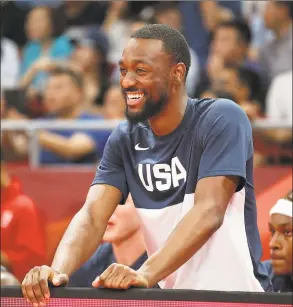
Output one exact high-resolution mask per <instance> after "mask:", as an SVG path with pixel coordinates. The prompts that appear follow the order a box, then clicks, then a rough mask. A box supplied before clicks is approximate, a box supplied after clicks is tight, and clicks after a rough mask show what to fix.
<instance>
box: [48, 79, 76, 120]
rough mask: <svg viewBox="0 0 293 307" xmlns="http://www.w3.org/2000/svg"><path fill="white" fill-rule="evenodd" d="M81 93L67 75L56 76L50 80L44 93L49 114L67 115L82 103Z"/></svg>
mask: <svg viewBox="0 0 293 307" xmlns="http://www.w3.org/2000/svg"><path fill="white" fill-rule="evenodd" d="M80 99H81V91H80V89H79V88H78V86H77V85H76V84H75V83H74V82H73V80H72V79H71V78H70V77H69V76H67V75H65V74H64V75H61V74H60V75H54V76H51V77H50V78H49V80H48V83H47V87H46V90H45V93H44V101H45V106H46V108H47V110H48V112H49V113H51V114H57V115H66V112H67V111H68V110H71V109H72V107H74V106H76V105H77V104H78V103H81V101H80Z"/></svg>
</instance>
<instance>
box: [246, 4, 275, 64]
mask: <svg viewBox="0 0 293 307" xmlns="http://www.w3.org/2000/svg"><path fill="white" fill-rule="evenodd" d="M241 2H242V3H241V4H242V11H243V15H244V17H245V20H246V21H247V22H248V24H249V27H250V29H251V33H252V41H251V46H250V50H249V52H248V57H249V59H251V60H252V61H257V60H258V56H259V49H260V47H261V46H262V45H263V44H265V43H266V42H267V41H268V40H269V39H272V37H273V33H272V31H270V30H269V29H266V27H265V23H264V19H263V12H264V9H265V6H266V2H267V1H255V0H252V1H251V0H245V1H241Z"/></svg>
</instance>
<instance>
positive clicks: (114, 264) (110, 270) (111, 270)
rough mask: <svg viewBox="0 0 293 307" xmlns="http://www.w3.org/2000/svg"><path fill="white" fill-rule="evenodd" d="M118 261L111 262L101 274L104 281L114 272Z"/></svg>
mask: <svg viewBox="0 0 293 307" xmlns="http://www.w3.org/2000/svg"><path fill="white" fill-rule="evenodd" d="M116 265H117V263H113V264H111V265H110V266H109V267H108V268H107V269H106V270H105V271H104V272H103V273H102V274H101V275H100V281H101V282H103V281H104V280H106V278H108V276H109V275H110V274H111V273H112V272H113V270H114V269H115V267H116Z"/></svg>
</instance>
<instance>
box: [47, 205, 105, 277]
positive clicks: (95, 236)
mask: <svg viewBox="0 0 293 307" xmlns="http://www.w3.org/2000/svg"><path fill="white" fill-rule="evenodd" d="M98 224H99V226H98V227H95V226H94V224H93V222H92V220H91V217H90V216H89V213H87V212H84V211H80V212H78V213H77V214H76V215H75V217H74V218H73V220H72V221H71V223H70V225H69V227H68V229H67V230H66V232H65V234H64V236H63V238H62V240H61V242H60V244H59V246H58V248H57V251H56V254H55V257H54V260H53V263H52V268H53V269H55V270H56V271H58V272H61V273H65V274H67V275H71V274H72V273H73V272H74V271H75V270H76V269H78V268H79V267H80V265H82V264H83V263H84V262H85V261H87V260H88V259H89V258H90V257H91V256H92V255H93V253H94V252H95V251H96V249H97V247H98V246H99V244H100V243H101V241H102V238H103V236H104V233H105V230H106V226H107V225H106V224H105V225H104V223H102V222H101V223H98Z"/></svg>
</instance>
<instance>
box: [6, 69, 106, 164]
mask: <svg viewBox="0 0 293 307" xmlns="http://www.w3.org/2000/svg"><path fill="white" fill-rule="evenodd" d="M47 69H48V70H49V68H47ZM44 105H45V107H46V109H47V112H48V117H47V120H53V119H60V120H98V119H101V116H97V115H93V114H91V113H89V112H87V111H84V85H83V79H82V76H81V75H80V74H79V73H78V72H77V71H75V70H72V69H70V68H68V67H62V66H60V67H55V66H53V67H52V68H51V70H50V73H49V79H48V82H47V86H46V89H45V91H44ZM109 134H110V132H109V131H103V130H86V129H82V130H81V129H66V130H59V129H50V130H48V131H45V130H44V131H40V133H39V134H38V141H39V144H40V145H41V148H42V150H41V154H40V159H41V163H44V164H58V163H62V164H63V163H95V162H97V161H98V159H99V157H100V156H101V155H102V152H103V149H104V146H105V144H106V141H107V139H108V136H109ZM12 140H13V138H12ZM14 148H15V150H16V151H18V152H20V153H27V151H28V148H27V141H26V143H24V145H22V146H21V147H20V146H18V144H14Z"/></svg>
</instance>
